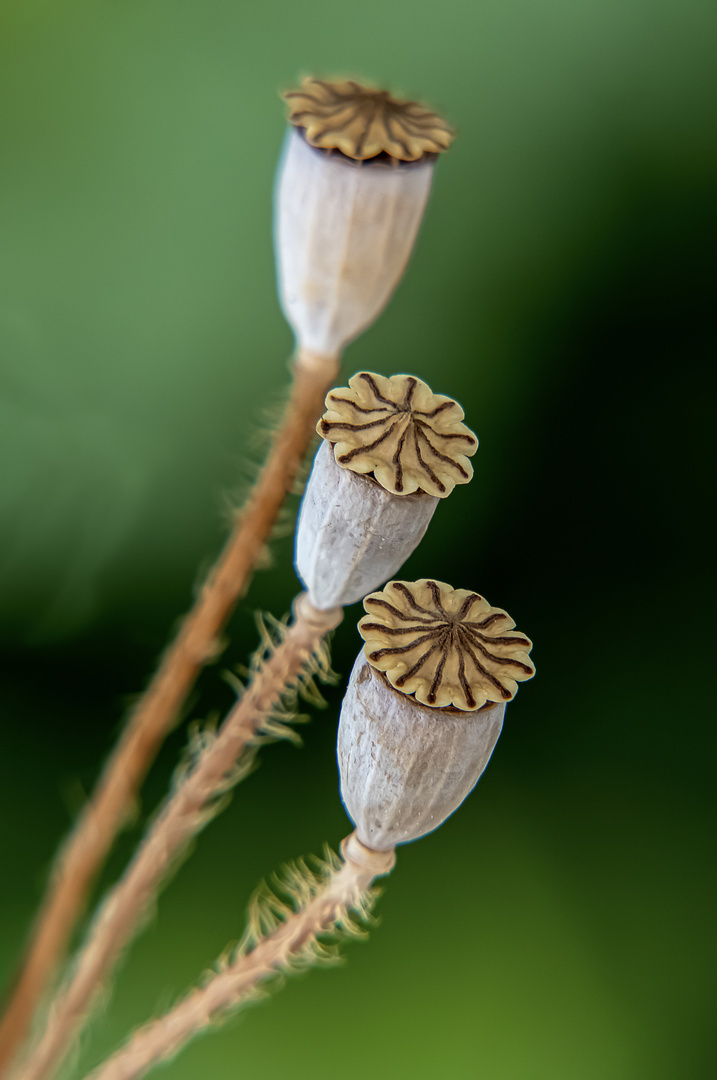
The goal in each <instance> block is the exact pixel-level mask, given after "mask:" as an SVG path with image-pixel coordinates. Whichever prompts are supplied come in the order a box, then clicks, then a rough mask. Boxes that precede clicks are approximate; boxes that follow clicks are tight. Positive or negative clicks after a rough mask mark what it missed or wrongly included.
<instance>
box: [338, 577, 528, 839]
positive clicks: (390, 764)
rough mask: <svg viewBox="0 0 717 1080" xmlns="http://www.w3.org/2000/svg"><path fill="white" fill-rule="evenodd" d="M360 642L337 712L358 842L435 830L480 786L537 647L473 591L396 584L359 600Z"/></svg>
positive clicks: (344, 784) (346, 795)
mask: <svg viewBox="0 0 717 1080" xmlns="http://www.w3.org/2000/svg"><path fill="white" fill-rule="evenodd" d="M364 607H365V609H366V611H367V613H368V614H367V615H366V616H364V618H363V619H362V620H361V622H360V623H359V631H360V633H361V635H362V636H363V638H364V639H365V642H366V644H365V646H364V649H363V651H362V652H361V653H360V654H359V656H358V658H357V660H356V663H355V664H354V667H353V671H352V672H351V679H350V681H349V685H348V689H347V691H346V695H345V697H344V701H343V704H342V707H341V719H340V722H339V732H338V747H337V754H338V763H339V773H340V778H341V797H342V799H343V802H344V806H345V807H346V810H347V812H348V814H349V817H350V818H351V819H352V821H353V822H354V824H355V826H356V835H357V837H358V839H359V840H360V841H361V843H362V844H365V845H366V846H367V847H369V848H373V849H374V850H377V851H387V850H389V849H390V848H393V847H395V845H396V844H405V843H408V842H409V841H410V840H416V839H418V837H420V836H424V835H425V834H426V833H428V832H431V831H432V830H433V829H436V828H437V827H438V826H439V825H440V824H441V823H442V822H443V821H445V819H446V818H447V817H449V815H450V814H452V813H453V811H454V810H456V809H457V808H458V807H459V806H460V804H461V803H462V802H463V800H464V799H465V798H466V796H467V795H468V794H469V793H470V792H471V791H472V789H473V788H474V787H475V785H476V783H477V781H478V779H479V777H480V775H481V773H482V772H483V770H484V769H485V767H486V765H487V764H488V761H489V760H490V756H491V754H492V752H493V749H494V747H495V744H496V742H497V741H498V737H499V735H500V732H501V729H502V725H503V716H504V713H505V707H506V703H507V702H508V701H509V700H511V699H512V698H513V697H514V695H515V692H516V690H517V681H519V680H523V679H529V678H530V677H531V676H532V675H533V674H534V673H535V668H534V667H533V664H532V663H531V661H530V659H529V656H528V653H529V651H530V649H531V648H532V644H531V642H530V641H529V640H528V638H526V637H524V635H522V634H519V633H517V632H516V631H515V630H514V629H513V627H514V625H515V624H514V623H513V620H512V619H511V618H510V616H508V615H507V614H506V612H504V611H502V610H501V609H500V608H492V607H491V606H490V605H489V604H488V602H487V601H486V600H484V599H483V597H481V596H479V595H478V593H473V592H468V591H466V590H465V589H452V588H451V587H450V585H446V584H445V583H444V582H439V581H431V580H429V579H423V580H421V581H417V582H405V581H392V582H390V583H389V584H388V585H387V586H386V588H385V589H384V591H383V592H378V593H373V594H372V595H371V596H367V597H366V599H365V601H364Z"/></svg>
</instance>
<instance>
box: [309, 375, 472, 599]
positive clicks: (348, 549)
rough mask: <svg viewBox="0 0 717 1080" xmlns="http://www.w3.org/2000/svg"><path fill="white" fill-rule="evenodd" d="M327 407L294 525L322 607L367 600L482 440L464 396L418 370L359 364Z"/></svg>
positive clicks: (466, 473)
mask: <svg viewBox="0 0 717 1080" xmlns="http://www.w3.org/2000/svg"><path fill="white" fill-rule="evenodd" d="M326 407H327V411H326V412H325V413H324V416H323V417H322V418H321V420H320V421H319V423H318V425H317V431H318V432H319V433H320V434H321V435H322V437H323V440H324V441H323V442H322V444H321V446H320V447H319V450H318V453H317V455H316V458H315V461H314V466H313V469H312V472H311V475H310V477H309V482H308V484H307V487H306V492H305V494H304V499H303V502H302V504H301V511H300V514H299V522H298V526H297V534H296V566H297V570H298V573H299V576H300V577H301V579H302V581H303V582H304V585H305V586H306V588H307V590H308V592H309V595H310V597H311V600H312V603H314V604H315V605H316V606H317V607H320V608H325V607H326V608H328V607H335V606H337V605H345V604H350V603H353V602H354V601H355V600H360V599H362V598H363V597H364V596H365V595H366V593H368V592H371V591H372V590H373V589H376V588H378V586H379V585H381V584H382V583H383V582H384V581H386V580H387V579H388V578H390V577H391V575H392V574H395V573H396V572H397V570H399V569H400V567H401V566H402V565H403V563H404V562H405V561H406V559H407V558H408V556H409V555H410V554H411V552H412V551H413V550H414V549H415V548H416V546H417V545H418V543H419V541H420V540H421V538H422V536H423V535H424V533H425V531H426V528H427V527H428V523H429V522H430V520H431V517H432V516H433V512H434V511H435V509H436V506H437V505H438V502H439V500H440V498H445V497H446V496H447V495H448V494H449V493H450V492H451V491H452V490H453V488H454V486H455V485H456V484H465V483H467V482H468V481H469V480H470V478H471V476H472V475H473V469H472V466H471V463H470V461H469V460H468V455H472V454H474V453H475V451H476V449H477V447H478V440H477V438H476V436H475V435H474V434H473V432H472V431H471V430H470V429H469V428H467V427H466V425H465V424H464V423H463V410H462V409H461V407H460V405H459V404H458V403H457V402H456V401H454V400H453V399H452V398H448V397H445V396H444V395H442V394H434V393H433V392H432V391H431V389H430V387H428V386H427V385H426V384H425V383H424V382H421V380H420V379H417V378H416V377H415V376H413V375H393V376H391V377H390V378H385V377H384V376H382V375H377V374H375V373H374V372H369V371H362V372H359V373H358V374H357V375H354V376H353V377H352V378H351V379H349V385H348V386H345V387H341V388H339V389H336V390H332V391H331V392H330V393H329V394H328V396H327V398H326Z"/></svg>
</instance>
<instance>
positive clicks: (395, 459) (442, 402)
mask: <svg viewBox="0 0 717 1080" xmlns="http://www.w3.org/2000/svg"><path fill="white" fill-rule="evenodd" d="M326 410H327V411H326V412H325V413H324V415H323V416H322V418H321V420H320V421H319V423H318V424H317V426H316V430H317V431H318V433H319V435H321V436H322V437H323V438H324V439H326V440H327V441H328V442H330V443H333V446H334V457H335V459H336V461H337V463H338V464H339V465H340V466H341V467H342V468H344V469H350V470H351V471H352V472H356V473H363V474H371V475H373V477H374V479H375V480H377V481H378V483H379V484H380V485H381V486H382V487H383V488H385V489H386V491H390V492H391V493H392V494H393V495H410V494H412V493H413V492H414V491H423V492H425V493H426V494H427V495H434V496H437V497H438V498H445V496H446V495H450V493H451V491H453V488H454V487H455V486H456V484H467V483H468V481H469V480H470V479H471V477H472V476H473V467H472V465H471V463H470V461H469V460H468V459H469V457H470V456H472V455H473V454H475V452H476V450H477V449H478V439H477V438H476V436H475V435H474V434H473V432H472V431H471V430H470V428H468V427H466V425H465V424H464V423H463V422H462V421H463V415H464V414H463V410H462V408H461V407H460V405H459V404H458V402H457V401H454V400H453V399H452V398H449V397H445V396H444V395H443V394H434V393H433V391H432V390H431V388H430V387H429V386H427V385H426V383H424V382H421V380H420V379H417V378H416V377H415V376H413V375H392V376H391V377H390V378H387V377H385V376H383V375H376V374H375V373H374V372H371V371H360V372H359V373H358V374H357V375H354V376H352V378H350V379H349V385H348V386H347V387H341V388H340V389H338V390H332V391H331V392H330V393H329V394H328V395H327V397H326Z"/></svg>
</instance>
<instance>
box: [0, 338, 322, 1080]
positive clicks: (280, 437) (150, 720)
mask: <svg viewBox="0 0 717 1080" xmlns="http://www.w3.org/2000/svg"><path fill="white" fill-rule="evenodd" d="M337 370H338V358H336V357H320V356H314V355H313V354H311V353H307V352H300V353H299V355H298V357H297V359H296V361H295V364H294V381H293V385H292V390H291V395H290V398H289V402H288V404H287V406H286V409H285V412H284V417H283V420H282V422H281V425H280V426H279V428H278V430H277V431H276V433H275V435H274V439H273V442H272V447H271V450H270V453H269V456H268V458H267V461H266V463H265V465H264V467H263V468H262V470H261V472H260V474H259V477H258V479H257V482H256V484H255V485H254V487H253V489H252V491H251V493H250V495H249V498H248V500H247V503H246V505H245V506H244V508H243V509H242V511H241V514H240V515H239V516H238V518H237V522H236V525H235V527H234V530H233V531H232V534H231V536H230V537H229V540H228V541H227V543H226V545H225V547H224V549H223V551H222V553H221V555H220V556H219V559H218V560H217V562H216V564H215V566H214V568H213V569H212V570H211V571H210V573H209V575H208V577H207V580H206V582H205V583H204V585H203V587H202V589H201V590H200V592H199V595H198V596H197V599H196V601H195V604H194V607H193V608H192V609H191V610H190V611H189V612H188V614H187V615H186V617H185V618H184V620H183V622H182V624H181V626H180V629H179V632H178V633H177V636H176V638H175V639H174V641H173V642H172V643H171V645H170V646H169V648H168V649H167V651H166V652H165V654H164V656H163V658H162V660H161V662H160V665H159V667H158V669H157V671H156V673H155V675H154V676H153V678H152V680H151V682H150V684H149V686H148V687H147V689H146V690H145V692H144V694H143V695H142V696H141V698H140V699H139V701H138V703H137V705H136V706H135V708H134V710H133V711H132V713H131V715H130V717H129V719H128V722H127V725H126V727H125V730H124V732H123V734H122V736H121V737H120V740H119V742H118V744H117V746H116V747H115V749H114V751H113V752H112V754H111V756H110V758H109V759H108V761H107V763H106V765H105V767H104V769H103V772H102V775H101V776H100V779H99V780H98V782H97V785H96V788H95V791H94V792H93V794H92V796H91V797H90V799H89V801H88V802H87V805H86V806H85V808H84V809H83V811H82V814H81V815H80V817H79V819H78V821H77V824H76V825H75V827H74V829H73V831H72V832H71V834H70V836H69V837H68V839H67V840H66V841H65V843H64V845H63V847H62V848H61V849H60V852H59V854H58V856H57V859H56V861H55V866H54V868H53V871H52V874H51V877H50V881H49V883H48V886H47V891H46V894H45V897H44V900H43V902H42V905H41V908H40V911H39V914H38V916H37V918H36V921H35V926H34V928H33V931H32V934H31V937H30V942H29V945H28V947H27V951H26V953H25V957H24V960H23V962H22V965H21V967H20V970H19V973H18V975H17V977H16V980H15V983H14V985H13V987H12V990H11V992H10V995H9V998H8V1004H7V1008H6V1010H5V1012H4V1014H3V1017H2V1019H1V1020H0V1077H2V1076H3V1075H5V1068H6V1067H7V1066H8V1065H9V1064H10V1063H11V1061H12V1059H13V1057H14V1055H15V1053H16V1052H17V1049H18V1047H19V1046H20V1044H21V1043H22V1041H23V1039H24V1037H25V1035H26V1033H27V1030H28V1028H29V1025H30V1021H31V1019H32V1016H33V1014H34V1012H35V1009H36V1008H37V1006H38V1003H39V1001H40V999H41V997H42V995H43V994H44V992H45V990H46V989H47V987H48V984H49V982H50V980H51V979H52V976H53V974H54V972H55V970H56V968H57V966H58V963H59V962H60V960H61V959H62V957H63V955H64V954H65V952H66V949H67V945H68V942H69V939H70V935H71V934H72V931H73V929H74V927H75V926H76V924H77V922H78V920H79V919H80V917H81V916H82V914H83V912H84V910H85V908H86V905H87V901H88V898H89V894H90V890H91V888H92V886H93V884H94V882H95V879H96V878H97V875H98V873H99V870H100V869H101V867H102V864H103V862H104V860H105V858H106V856H107V853H108V852H109V850H110V848H111V846H112V843H113V842H114V839H115V837H116V836H117V833H118V832H119V831H120V829H121V828H122V826H123V825H124V823H125V821H126V819H127V817H128V816H129V813H130V811H131V808H132V806H133V805H134V803H135V800H136V798H137V793H138V791H139V788H140V786H141V784H142V782H143V780H144V778H145V776H146V775H147V772H148V770H149V767H150V765H151V764H152V762H153V761H154V758H155V756H156V754H157V752H158V750H159V748H160V746H161V745H162V742H163V741H164V738H165V737H166V735H167V734H168V732H169V731H171V729H172V727H173V726H174V724H175V723H176V721H177V717H178V715H179V711H180V709H181V707H182V705H183V703H184V701H185V699H186V697H187V694H188V693H189V691H190V690H191V688H192V686H193V685H194V682H195V681H196V679H197V676H198V675H199V673H200V671H201V670H202V668H203V667H204V665H205V664H206V663H207V662H208V661H210V660H213V659H215V658H216V656H217V654H218V652H219V651H220V648H221V647H220V640H219V639H220V634H221V632H222V630H223V628H224V626H225V625H226V623H227V620H228V619H229V617H230V615H231V614H232V611H233V610H234V607H235V606H236V604H237V601H238V600H239V598H240V597H241V596H242V594H243V593H244V592H245V591H246V589H247V587H248V584H249V581H250V579H251V576H252V573H253V571H254V569H255V567H256V565H257V562H258V560H259V558H260V556H261V552H262V548H263V545H264V543H265V541H266V538H267V536H268V535H269V533H270V531H271V528H272V526H273V525H274V523H275V521H276V518H277V516H278V513H279V510H280V508H281V505H282V503H283V501H284V497H285V495H286V494H287V492H288V491H290V490H291V487H292V485H293V483H294V481H295V479H296V475H297V472H298V470H299V467H300V465H301V461H302V459H303V456H304V454H305V453H306V450H307V447H308V445H309V443H310V441H311V438H312V436H313V434H314V427H315V424H316V421H317V419H318V417H319V416H320V414H321V410H322V408H323V403H324V398H325V396H326V393H327V392H328V390H329V389H330V387H331V384H332V382H333V380H334V379H335V376H336V373H337Z"/></svg>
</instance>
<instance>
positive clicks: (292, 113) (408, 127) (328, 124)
mask: <svg viewBox="0 0 717 1080" xmlns="http://www.w3.org/2000/svg"><path fill="white" fill-rule="evenodd" d="M283 97H284V100H285V101H287V102H288V103H289V121H290V123H292V124H294V126H295V127H300V128H303V130H304V132H305V134H306V140H307V142H308V143H310V144H311V146H316V147H318V148H319V149H322V150H339V151H340V152H341V153H342V154H345V155H346V156H347V157H349V158H353V159H354V160H355V161H367V160H369V159H371V158H376V157H379V155H387V156H388V157H389V158H392V159H393V160H394V161H395V162H396V163H398V162H401V161H419V160H420V159H421V158H424V157H430V156H432V155H435V154H438V153H440V152H441V151H442V150H447V149H448V147H449V146H450V144H451V141H452V139H453V137H454V133H453V131H452V129H451V128H450V127H449V126H448V124H446V122H445V120H443V119H441V117H440V116H438V114H437V113H434V112H430V110H428V109H425V108H424V107H423V106H422V105H419V103H418V102H417V101H402V100H400V99H399V98H395V97H392V95H391V94H389V92H388V91H387V90H379V89H375V88H373V87H368V86H361V85H360V84H359V83H357V82H353V81H352V80H350V79H347V80H343V81H338V82H325V81H324V80H322V79H314V78H311V77H309V78H305V79H304V80H303V81H302V84H301V86H300V87H299V88H298V89H297V90H289V91H287V92H286V93H285V94H284V95H283Z"/></svg>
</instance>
